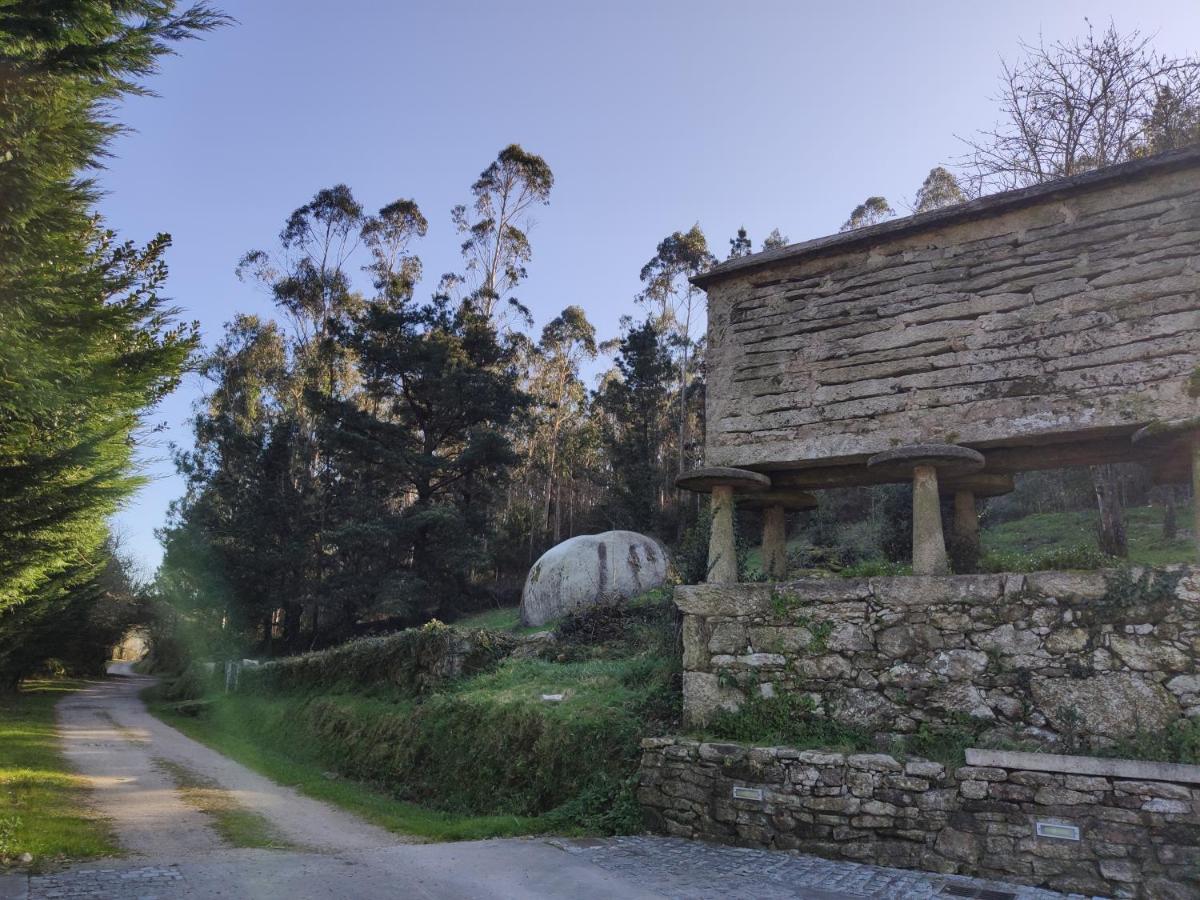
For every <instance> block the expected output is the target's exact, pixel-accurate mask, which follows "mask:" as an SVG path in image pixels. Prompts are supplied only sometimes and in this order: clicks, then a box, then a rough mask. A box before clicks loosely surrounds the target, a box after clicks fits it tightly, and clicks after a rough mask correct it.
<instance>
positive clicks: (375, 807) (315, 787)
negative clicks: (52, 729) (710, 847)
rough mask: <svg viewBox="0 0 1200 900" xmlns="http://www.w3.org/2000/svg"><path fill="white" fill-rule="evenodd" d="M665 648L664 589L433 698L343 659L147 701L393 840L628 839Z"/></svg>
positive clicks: (669, 708)
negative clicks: (201, 694) (235, 686)
mask: <svg viewBox="0 0 1200 900" xmlns="http://www.w3.org/2000/svg"><path fill="white" fill-rule="evenodd" d="M674 641H675V634H674V620H673V610H672V609H671V607H670V606H669V601H668V600H667V599H666V596H665V595H664V594H659V595H658V596H656V597H655V598H653V599H652V600H651V601H649V602H647V603H644V604H640V605H639V604H634V605H633V606H631V607H627V608H626V609H625V611H624V612H617V613H614V614H612V615H608V616H606V615H604V614H600V615H599V616H588V617H582V618H580V619H579V620H572V619H569V620H567V622H565V623H563V624H562V625H561V626H560V628H559V638H558V640H557V641H556V642H555V644H554V646H553V648H552V649H551V650H549V651H547V653H546V654H545V655H548V656H550V657H551V658H540V657H528V658H507V659H504V660H502V661H500V662H499V663H498V664H497V665H495V666H493V667H490V668H489V669H488V670H486V671H482V672H479V673H476V674H474V675H471V676H468V677H464V678H462V679H460V680H458V681H456V682H451V683H448V684H445V685H443V686H441V687H439V688H438V689H436V690H433V691H430V692H414V691H412V690H408V689H406V688H405V686H404V685H403V684H401V683H399V682H400V681H401V679H394V680H392V681H391V682H390V683H389V682H381V681H380V680H379V679H378V677H376V676H373V677H372V679H371V681H370V683H366V682H362V681H356V680H355V678H354V677H353V672H350V673H349V676H350V677H346V675H347V673H346V671H345V669H346V668H347V667H350V668H352V667H353V665H354V660H353V655H352V654H351V655H348V656H347V655H344V656H343V657H341V660H342V662H343V663H345V664H346V665H344V666H341V674H340V675H338V676H337V677H336V679H335V678H333V677H329V678H324V677H323V676H321V674H320V672H319V671H318V672H317V674H316V675H314V674H313V672H314V668H319V667H313V668H310V669H308V670H306V671H305V672H304V673H302V676H297V677H296V678H293V679H291V680H288V679H279V680H277V681H276V682H274V683H272V684H271V685H270V686H269V687H263V686H261V684H260V686H259V687H255V686H253V681H254V679H253V678H250V679H248V680H247V682H246V685H245V689H244V690H241V691H239V692H238V693H236V694H232V695H224V694H219V693H212V694H210V695H209V696H207V697H206V698H205V702H204V703H202V704H195V703H192V704H183V705H180V704H177V703H171V702H168V701H153V702H152V707H151V708H152V710H153V711H154V712H155V713H156V714H157V715H159V716H160V717H161V718H163V719H164V720H165V721H167V722H168V723H170V724H171V725H174V726H175V727H177V728H179V729H180V730H182V731H184V732H185V733H186V734H188V735H190V736H191V737H193V738H195V739H197V740H200V741H201V742H203V743H206V744H208V745H209V746H212V747H213V748H215V749H217V750H219V751H221V752H222V753H225V754H226V755H228V756H231V757H233V758H234V759H237V760H239V761H241V762H242V763H244V764H246V765H248V766H250V767H251V768H253V769H256V770H257V771H259V772H261V773H262V774H264V775H267V776H268V777H270V778H272V779H273V780H275V781H277V782H279V783H281V784H287V785H293V786H295V787H297V788H298V789H299V790H301V791H302V792H303V793H305V794H307V795H309V796H312V797H314V798H316V799H320V800H325V801H328V802H332V803H334V804H337V805H339V806H341V807H343V808H346V809H348V810H350V811H352V812H355V813H357V814H359V815H361V816H363V817H364V818H366V819H368V820H370V821H373V822H375V823H377V824H379V825H382V826H383V827H386V828H389V829H391V830H393V831H397V832H403V833H405V834H411V835H416V836H419V837H424V838H428V839H432V840H461V839H475V838H485V837H494V836H506V835H517V834H532V833H540V832H548V831H554V832H559V833H610V832H624V831H629V830H632V829H635V828H637V827H638V825H639V823H640V814H639V812H638V809H637V805H636V803H635V801H634V798H633V785H632V779H633V776H634V774H635V772H636V769H637V762H638V758H639V755H640V752H639V741H640V740H641V738H642V737H643V736H645V735H647V734H657V733H664V732H665V731H668V730H670V729H671V728H672V727H673V724H674V722H675V721H676V720H677V716H678V701H679V692H678V684H677V674H678V669H679V657H678V652H677V650H676V647H675V645H674ZM379 647H380V645H379V644H375V645H374V646H373V647H370V646H364V656H365V655H366V654H368V653H373V654H375V658H373V659H371V660H370V661H364V668H363V671H364V672H366V671H370V672H373V673H378V672H379V671H381V661H380V660H379V659H378V653H379ZM385 665H386V664H385ZM331 668H332V667H331ZM555 695H561V696H562V699H561V700H553V699H546V698H547V697H548V696H549V697H553V696H555ZM189 713H190V714H195V713H199V715H189Z"/></svg>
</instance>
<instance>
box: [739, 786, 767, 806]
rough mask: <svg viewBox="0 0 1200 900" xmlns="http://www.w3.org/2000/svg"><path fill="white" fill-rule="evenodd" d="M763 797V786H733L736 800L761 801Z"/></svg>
mask: <svg viewBox="0 0 1200 900" xmlns="http://www.w3.org/2000/svg"><path fill="white" fill-rule="evenodd" d="M762 798H763V792H762V788H748V787H738V786H736V785H735V786H734V788H733V799H734V800H757V801H758V802H759V803H761V802H762Z"/></svg>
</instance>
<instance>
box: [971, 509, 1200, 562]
mask: <svg viewBox="0 0 1200 900" xmlns="http://www.w3.org/2000/svg"><path fill="white" fill-rule="evenodd" d="M1175 514H1176V519H1177V521H1178V523H1179V525H1178V528H1179V530H1178V533H1177V535H1176V537H1175V538H1174V539H1173V540H1167V539H1166V538H1164V537H1163V515H1164V511H1163V509H1162V507H1159V506H1138V507H1131V508H1129V509H1127V510H1125V528H1126V534H1127V537H1128V539H1129V559H1128V562H1129V563H1132V564H1133V565H1142V566H1162V565H1170V564H1172V563H1194V562H1196V548H1195V544H1194V543H1193V541H1192V536H1191V533H1190V531H1189V530H1188V529H1190V526H1191V516H1192V511H1191V507H1190V506H1180V507H1178V508H1177V509H1176V511H1175ZM1096 528H1097V514H1096V512H1095V511H1094V510H1088V511H1081V512H1056V513H1040V514H1038V515H1033V516H1026V517H1025V518H1023V519H1015V520H1013V521H1011V522H1004V523H1002V524H1000V525H996V526H993V527H990V528H988V527H985V528H984V529H983V531H982V533H981V534H980V540H981V542H982V544H983V551H984V555H985V558H987V557H990V558H991V559H992V560H993V561H994V563H997V564H999V563H1003V562H1006V561H1008V562H1013V563H1017V564H1020V563H1021V562H1023V561H1025V560H1029V559H1032V560H1034V561H1036V560H1037V559H1038V558H1047V557H1052V556H1053V555H1055V554H1069V553H1070V552H1071V551H1072V550H1073V549H1076V548H1091V547H1095V546H1096Z"/></svg>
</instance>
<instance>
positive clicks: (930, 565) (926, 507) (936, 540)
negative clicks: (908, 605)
mask: <svg viewBox="0 0 1200 900" xmlns="http://www.w3.org/2000/svg"><path fill="white" fill-rule="evenodd" d="M949 571H950V558H949V556H947V554H946V538H945V535H944V534H943V533H942V504H941V500H940V498H939V497H938V475H937V468H936V467H934V466H929V465H918V466H914V467H913V574H914V575H945V574H947V573H948V572H949Z"/></svg>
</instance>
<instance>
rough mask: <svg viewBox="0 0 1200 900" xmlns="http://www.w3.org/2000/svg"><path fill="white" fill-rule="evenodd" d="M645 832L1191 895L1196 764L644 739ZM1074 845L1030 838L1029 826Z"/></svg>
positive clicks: (1030, 880) (1088, 888)
mask: <svg viewBox="0 0 1200 900" xmlns="http://www.w3.org/2000/svg"><path fill="white" fill-rule="evenodd" d="M642 746H643V749H644V754H643V758H642V765H641V771H640V776H639V778H640V783H639V788H638V797H639V800H640V802H641V804H642V808H643V810H644V812H645V815H646V821H647V825H648V826H649V827H650V828H651V830H653V831H657V832H661V833H666V834H671V835H677V836H681V837H686V838H693V839H696V838H698V839H704V840H713V841H719V842H723V843H734V844H739V845H742V846H751V847H765V848H771V849H779V850H799V851H803V852H806V853H813V854H816V855H820V856H826V857H831V858H837V859H852V860H859V861H864V862H871V863H874V864H878V865H890V866H899V867H903V868H920V869H926V870H931V871H937V872H947V873H962V874H972V875H981V876H984V877H989V878H998V879H1005V880H1010V881H1017V882H1021V883H1026V884H1040V885H1043V886H1046V887H1051V888H1054V889H1056V890H1063V891H1077V892H1081V893H1088V894H1100V895H1108V896H1118V897H1138V898H1164V900H1185V898H1186V900H1195V898H1200V767H1196V766H1155V765H1154V764H1147V763H1131V762H1125V761H1117V760H1097V759H1091V758H1080V757H1062V756H1049V755H1041V754H1029V753H1002V752H994V751H968V762H969V763H979V764H977V765H968V766H965V767H961V768H959V769H957V770H956V771H948V770H947V769H946V767H944V766H943V765H941V764H940V763H936V762H930V761H928V760H921V759H907V760H902V759H898V758H896V757H894V756H890V755H887V754H877V753H871V754H852V755H845V754H841V753H829V752H824V751H815V750H794V749H789V748H783V747H749V746H745V745H740V744H728V743H701V742H699V741H692V740H684V739H680V738H670V737H667V738H652V739H648V740H646V741H643V744H642ZM1039 822H1041V823H1044V825H1049V826H1051V831H1052V832H1057V833H1061V834H1067V835H1069V834H1070V832H1069V830H1064V831H1059V830H1058V829H1054V828H1053V826H1055V825H1057V826H1060V827H1061V826H1067V827H1068V829H1070V828H1076V829H1078V834H1079V840H1072V839H1067V838H1064V837H1053V836H1039V834H1038V823H1039Z"/></svg>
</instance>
